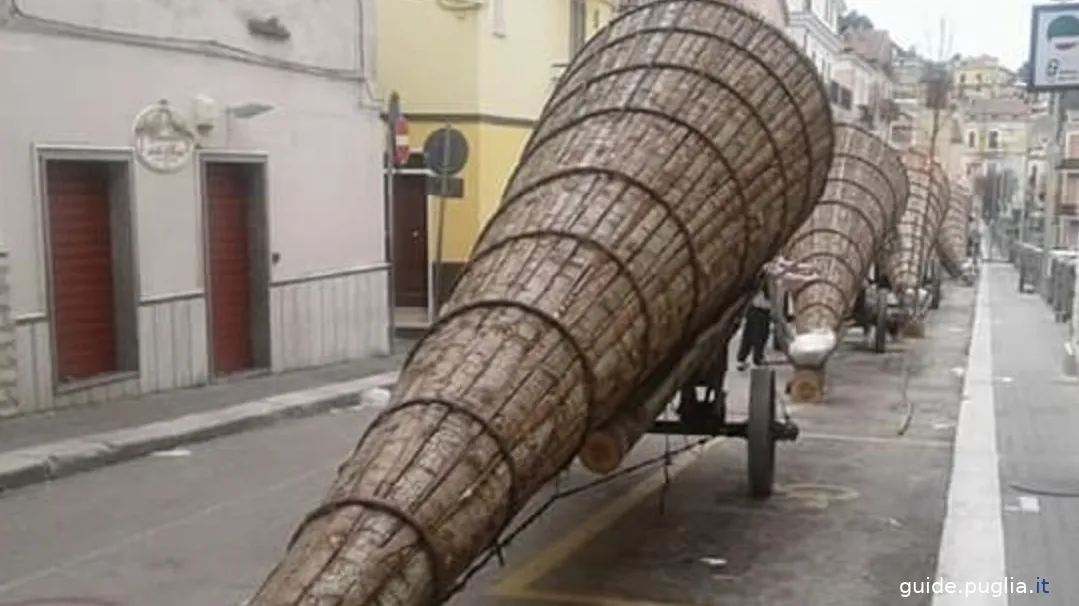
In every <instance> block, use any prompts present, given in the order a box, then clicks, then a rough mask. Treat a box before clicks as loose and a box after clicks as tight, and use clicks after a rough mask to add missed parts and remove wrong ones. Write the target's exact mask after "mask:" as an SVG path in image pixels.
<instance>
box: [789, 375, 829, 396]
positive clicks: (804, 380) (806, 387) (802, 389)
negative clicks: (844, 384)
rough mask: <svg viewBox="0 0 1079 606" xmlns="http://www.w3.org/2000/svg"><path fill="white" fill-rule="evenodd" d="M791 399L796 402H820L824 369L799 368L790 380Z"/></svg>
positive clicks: (822, 393) (822, 394) (822, 391)
mask: <svg viewBox="0 0 1079 606" xmlns="http://www.w3.org/2000/svg"><path fill="white" fill-rule="evenodd" d="M790 396H791V401H792V402H795V403H798V404H820V403H821V402H823V401H824V371H823V370H820V369H816V368H800V369H798V370H796V371H794V377H792V378H791V382H790Z"/></svg>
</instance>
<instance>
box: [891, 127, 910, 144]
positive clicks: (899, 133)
mask: <svg viewBox="0 0 1079 606" xmlns="http://www.w3.org/2000/svg"><path fill="white" fill-rule="evenodd" d="M889 138H890V139H891V140H892V144H893V145H910V144H912V143H914V130H913V129H912V128H911V127H910V125H909V124H893V125H892V128H891V133H890V136H889Z"/></svg>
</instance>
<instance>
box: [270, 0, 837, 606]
mask: <svg viewBox="0 0 1079 606" xmlns="http://www.w3.org/2000/svg"><path fill="white" fill-rule="evenodd" d="M832 147H833V124H832V118H831V109H830V106H829V101H828V95H827V91H826V90H825V89H824V87H823V84H822V82H821V81H820V79H819V78H818V77H817V74H816V72H815V70H814V66H813V64H812V63H811V62H810V61H809V60H808V59H807V58H806V57H805V56H804V55H803V54H802V53H801V52H800V51H799V50H798V49H797V48H796V47H795V45H794V44H793V42H792V41H791V40H790V39H789V38H787V37H786V35H785V34H784V33H783V32H782V31H780V30H779V29H776V28H774V27H772V26H769V25H767V24H765V23H764V22H763V21H761V20H760V18H759V17H756V16H753V15H751V14H750V13H747V12H746V11H744V10H742V9H739V8H735V7H732V6H730V5H728V4H725V3H723V2H721V1H719V0H655V1H652V2H646V3H643V4H641V5H640V6H638V7H636V8H631V9H628V10H626V11H624V12H621V13H619V14H618V15H617V16H616V17H615V18H614V20H613V21H612V22H611V23H610V24H608V26H607V27H605V28H604V29H603V30H601V31H600V32H599V33H597V34H596V35H595V36H594V37H593V38H592V39H591V40H590V41H589V43H588V44H587V45H586V47H585V48H584V49H583V50H582V51H581V52H580V53H579V54H578V55H577V57H576V58H575V59H574V60H573V62H572V63H571V64H570V66H569V67H568V68H567V70H566V72H565V74H564V75H563V77H562V79H561V80H560V82H559V84H558V86H557V87H556V90H555V92H554V93H553V96H552V98H551V99H550V100H549V101H548V103H547V105H546V106H545V108H544V110H543V113H542V116H541V119H540V122H539V124H538V126H537V127H536V130H535V132H534V133H533V136H532V138H531V139H530V141H529V143H528V144H527V146H526V148H525V150H524V152H523V155H522V157H521V160H520V163H519V165H518V168H517V171H516V172H515V174H514V175H513V176H512V178H511V179H510V182H509V184H508V185H507V188H506V191H505V193H504V196H503V201H502V204H501V206H500V207H499V209H498V210H497V212H496V213H495V216H494V217H493V218H492V219H491V220H490V222H489V223H488V225H487V226H486V228H485V230H484V233H483V234H482V235H481V237H480V239H479V242H478V243H477V245H476V248H475V250H474V252H473V254H472V257H471V259H470V260H469V261H468V263H467V265H466V267H465V268H464V270H463V272H462V274H461V277H460V278H459V280H458V282H457V283H456V285H455V287H454V289H453V292H452V294H451V295H450V297H449V300H448V301H447V303H446V305H445V308H444V310H443V313H442V315H441V316H440V317H439V318H438V319H437V320H436V321H435V322H434V324H433V326H432V327H431V328H430V330H429V331H428V332H427V333H426V334H425V335H424V337H423V339H422V340H421V341H420V342H419V343H418V344H417V345H416V346H415V348H414V349H413V350H412V352H411V353H410V355H409V358H408V359H407V360H406V362H405V364H404V366H403V368H402V371H401V375H400V379H399V381H398V384H397V386H396V388H395V389H394V392H393V397H392V398H391V400H390V402H389V406H388V408H386V409H385V411H384V412H383V413H381V414H380V415H379V417H378V418H377V419H376V420H375V421H374V422H373V423H372V424H371V426H370V427H369V429H368V431H367V433H366V434H365V435H364V436H363V437H362V438H361V439H360V441H359V444H358V445H357V446H356V448H355V450H354V452H353V453H352V454H351V456H350V457H349V458H348V459H347V460H346V461H345V462H344V463H343V464H342V465H341V467H340V469H339V470H338V476H337V478H336V480H335V481H334V482H333V485H332V487H331V489H330V491H329V494H328V495H327V497H326V499H325V501H324V503H323V505H322V506H321V507H320V508H318V509H316V510H315V511H314V512H313V513H312V514H311V515H309V516H308V517H307V518H306V519H305V521H304V523H302V524H301V525H300V528H299V529H298V531H297V534H296V535H295V540H294V542H293V543H292V544H291V546H290V548H289V550H288V552H287V553H286V555H285V556H284V559H283V560H282V561H281V562H280V563H279V564H278V566H277V567H276V568H275V569H274V570H273V572H271V574H270V576H269V578H268V579H267V580H266V581H265V583H264V584H263V586H262V587H261V588H260V589H259V591H258V592H257V594H256V596H255V597H254V598H253V600H252V601H251V602H250V606H293V605H301V604H302V605H312V606H313V605H315V604H334V605H342V606H343V605H349V606H361V605H363V606H374V605H380V606H420V605H429V604H437V603H439V602H441V601H442V600H443V599H444V598H445V596H446V594H447V592H448V591H449V590H450V588H451V586H452V585H453V583H454V581H455V579H456V578H457V577H458V576H459V575H460V574H461V573H462V572H463V571H465V570H466V569H467V568H468V567H469V565H470V563H472V562H473V561H474V560H475V559H476V558H477V557H479V556H480V554H481V553H482V552H483V551H484V550H485V549H486V548H488V547H489V546H490V545H492V543H493V542H494V541H495V540H496V538H497V537H498V535H499V534H500V531H501V530H502V529H503V528H504V527H505V526H506V525H507V524H508V522H509V521H510V520H511V518H512V517H513V516H514V515H515V514H516V513H517V512H518V511H519V510H520V509H521V508H522V507H523V506H524V505H525V503H526V502H527V500H528V499H529V498H530V497H531V496H532V495H534V494H535V493H536V492H537V491H538V490H539V489H540V488H541V487H542V486H543V485H544V484H545V483H546V482H548V481H549V480H550V479H551V478H553V477H554V476H555V475H556V474H557V473H558V472H559V471H560V470H562V469H563V468H565V467H566V466H567V465H569V463H570V462H571V461H572V459H573V457H574V456H575V454H576V453H577V452H578V450H579V448H580V447H581V445H582V443H583V439H584V437H585V436H586V435H587V434H588V432H589V431H590V430H592V429H595V428H597V427H599V426H600V425H602V424H603V423H605V422H607V421H609V420H610V419H611V418H612V417H613V416H614V415H615V414H616V412H618V411H619V410H620V408H621V407H622V406H623V405H626V404H627V403H629V402H631V400H632V396H633V395H634V393H635V391H637V390H638V386H639V385H640V384H641V383H642V381H643V380H644V379H645V377H646V376H648V375H649V373H650V371H652V370H653V369H655V368H657V367H658V366H659V365H660V364H661V362H662V361H664V360H665V359H667V358H669V357H670V356H672V355H675V354H676V353H677V350H678V349H679V348H680V347H682V346H683V345H684V344H685V343H687V342H689V341H691V340H693V337H694V335H695V333H696V332H698V331H700V330H701V329H702V327H705V326H707V325H709V324H710V323H712V322H715V321H716V320H715V319H716V318H717V317H718V316H720V315H721V314H722V312H723V311H724V310H725V309H726V308H727V307H729V306H730V305H731V304H732V303H733V302H734V301H735V300H736V299H737V298H738V297H740V296H742V293H743V291H744V290H746V289H747V288H749V287H751V286H752V285H753V283H754V281H755V274H757V272H758V270H759V269H760V267H761V266H762V265H763V264H764V263H765V262H766V261H767V260H768V259H770V258H771V257H773V256H774V255H775V254H776V253H778V252H779V249H780V247H781V246H782V244H783V243H784V242H785V241H786V240H787V239H789V237H790V236H791V235H792V234H793V232H794V230H795V229H796V228H797V227H798V225H800V224H801V223H802V222H803V221H804V220H805V218H806V217H807V216H808V214H809V212H810V211H811V210H812V208H813V205H814V203H815V202H816V201H817V199H818V198H819V197H820V194H821V192H822V190H823V186H824V181H825V178H826V176H827V174H828V168H829V166H830V163H831V156H832Z"/></svg>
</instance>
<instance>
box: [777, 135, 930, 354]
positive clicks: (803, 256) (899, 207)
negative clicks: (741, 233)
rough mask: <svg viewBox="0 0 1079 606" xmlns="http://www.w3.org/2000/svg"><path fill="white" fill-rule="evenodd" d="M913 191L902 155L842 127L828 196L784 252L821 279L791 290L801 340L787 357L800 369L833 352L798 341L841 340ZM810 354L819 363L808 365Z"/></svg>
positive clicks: (789, 351) (826, 194) (815, 279)
mask: <svg viewBox="0 0 1079 606" xmlns="http://www.w3.org/2000/svg"><path fill="white" fill-rule="evenodd" d="M909 193H910V192H909V182H908V180H907V171H906V168H905V167H904V164H903V162H902V160H901V158H900V154H899V152H898V151H897V150H895V149H894V148H892V147H891V146H890V145H888V144H887V143H886V142H884V141H883V140H882V139H880V138H879V137H877V136H876V135H874V134H873V133H871V132H869V131H867V130H865V129H863V128H861V127H859V126H856V125H853V124H841V125H839V126H837V127H836V152H835V159H834V160H833V162H832V170H831V172H830V173H829V174H828V182H827V185H826V187H825V190H824V196H823V197H822V198H821V201H820V203H819V204H817V207H816V209H814V210H813V213H812V214H811V215H810V216H809V219H808V220H807V221H806V222H805V223H804V224H803V225H802V227H801V228H799V230H798V232H797V233H796V234H795V235H794V237H793V238H792V239H791V241H790V242H789V243H788V245H787V248H786V253H785V254H786V257H787V258H788V259H790V260H791V261H794V262H797V263H800V264H802V265H807V266H809V267H812V269H813V273H815V274H816V277H815V278H814V279H813V280H812V281H810V282H807V283H805V284H803V285H802V286H800V287H798V288H797V289H796V290H795V291H794V292H793V293H792V298H793V303H794V305H793V308H794V310H795V316H794V332H795V341H794V343H793V344H792V347H789V348H788V355H789V356H790V357H791V361H792V362H793V363H794V364H795V366H802V365H810V366H816V365H818V364H820V363H823V360H821V359H820V358H823V357H826V355H827V353H830V352H816V351H812V348H810V349H809V350H807V351H805V352H802V351H801V350H800V349H799V347H797V345H798V341H799V337H801V336H803V335H813V334H831V335H832V336H833V337H834V336H835V335H837V333H838V332H839V330H840V327H841V326H842V323H843V321H844V320H845V319H846V318H847V316H848V314H849V313H850V310H851V307H852V306H853V305H854V301H855V298H856V297H857V296H858V292H859V290H860V289H861V288H862V284H863V282H864V280H865V278H866V275H867V274H868V272H869V269H870V268H871V267H872V265H873V263H874V262H875V261H876V260H877V257H878V255H879V254H880V252H881V250H882V249H883V247H884V245H885V243H886V241H887V240H888V238H889V236H890V235H891V234H892V233H893V232H894V230H895V229H896V227H897V225H898V221H899V217H900V215H901V214H902V213H903V211H904V210H905V208H906V204H907V196H908V194H909ZM832 343H833V344H834V343H835V339H833V340H832ZM802 356H806V361H803V360H802V359H800V358H801V357H802ZM809 356H812V357H813V358H814V362H808V357H809Z"/></svg>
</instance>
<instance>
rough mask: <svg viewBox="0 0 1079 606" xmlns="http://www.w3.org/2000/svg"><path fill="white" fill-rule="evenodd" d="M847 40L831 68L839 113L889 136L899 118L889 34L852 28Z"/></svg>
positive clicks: (834, 101) (846, 35)
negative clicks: (892, 124)
mask: <svg viewBox="0 0 1079 606" xmlns="http://www.w3.org/2000/svg"><path fill="white" fill-rule="evenodd" d="M844 42H845V43H844V47H843V52H842V53H841V54H840V55H839V57H838V59H837V60H836V65H835V67H834V68H833V70H832V71H833V80H832V85H831V86H832V89H833V96H834V97H838V98H837V99H833V103H835V104H836V105H837V106H838V110H837V112H836V113H837V115H839V117H841V118H844V119H846V120H850V121H852V122H856V123H858V124H861V125H862V126H864V127H866V128H868V129H869V130H871V131H873V132H875V133H877V134H879V135H880V136H881V137H883V138H885V139H886V138H887V137H888V129H889V125H890V124H891V123H892V122H893V121H894V120H895V119H896V118H898V106H897V105H896V104H895V102H894V99H893V94H894V91H893V88H894V82H893V80H892V75H891V74H892V69H891V67H892V66H891V64H892V58H893V57H892V43H891V40H890V39H889V37H888V33H887V32H883V31H878V30H869V31H851V32H847V33H846V34H845V35H844ZM848 90H849V91H850V92H849V94H847V93H846V91H848Z"/></svg>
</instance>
